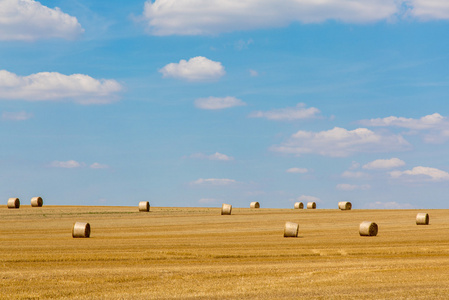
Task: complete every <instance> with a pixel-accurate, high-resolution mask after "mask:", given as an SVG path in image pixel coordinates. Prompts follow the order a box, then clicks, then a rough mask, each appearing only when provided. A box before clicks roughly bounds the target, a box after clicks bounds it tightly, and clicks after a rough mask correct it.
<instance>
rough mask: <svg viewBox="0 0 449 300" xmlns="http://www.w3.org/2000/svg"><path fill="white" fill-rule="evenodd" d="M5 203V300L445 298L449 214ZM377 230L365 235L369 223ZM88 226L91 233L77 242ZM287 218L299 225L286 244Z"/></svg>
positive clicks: (0, 227) (1, 289)
mask: <svg viewBox="0 0 449 300" xmlns="http://www.w3.org/2000/svg"><path fill="white" fill-rule="evenodd" d="M220 209H221V208H163V207H152V211H151V212H149V213H146V214H142V213H139V212H138V211H137V209H136V207H134V206H131V207H80V206H44V207H42V208H38V209H37V208H31V207H21V208H20V209H19V210H11V209H7V208H6V206H2V207H0V270H1V272H0V277H1V280H0V298H1V299H48V298H70V299H251V298H252V299H262V298H264V299H265V298H271V299H306V298H307V299H310V298H312V299H313V298H315V299H325V298H332V299H351V298H358V299H362V298H363V299H387V298H388V299H390V298H394V299H405V298H413V299H438V298H447V295H449V268H448V267H447V266H448V265H449V210H426V212H427V213H429V215H430V216H431V218H432V222H431V224H430V225H428V226H416V223H415V221H416V215H417V213H418V212H420V210H351V211H345V212H342V211H340V210H338V209H332V210H325V209H317V210H294V209H267V208H261V209H257V210H252V209H250V208H237V207H235V208H233V212H232V215H231V216H221V215H220ZM364 220H372V221H373V222H376V223H377V224H378V225H379V233H378V235H377V236H376V237H361V236H360V235H359V232H358V231H359V224H360V223H361V222H362V221H364ZM76 221H82V222H88V223H89V224H90V226H91V235H90V238H88V239H74V238H72V226H73V224H74V222H76ZM286 221H291V222H295V223H298V224H299V235H298V238H292V239H286V238H284V237H283V230H284V225H285V222H286Z"/></svg>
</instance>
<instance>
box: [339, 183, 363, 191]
mask: <svg viewBox="0 0 449 300" xmlns="http://www.w3.org/2000/svg"><path fill="white" fill-rule="evenodd" d="M336 188H337V190H340V191H354V190H363V191H365V190H369V189H370V188H371V186H370V185H369V184H362V185H356V184H348V183H340V184H337V186H336Z"/></svg>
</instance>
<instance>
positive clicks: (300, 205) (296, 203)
mask: <svg viewBox="0 0 449 300" xmlns="http://www.w3.org/2000/svg"><path fill="white" fill-rule="evenodd" d="M294 207H295V209H303V208H304V204H303V203H302V202H295V206H294Z"/></svg>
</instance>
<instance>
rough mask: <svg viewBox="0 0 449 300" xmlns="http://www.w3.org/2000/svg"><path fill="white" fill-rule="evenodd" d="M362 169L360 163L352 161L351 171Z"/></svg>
mask: <svg viewBox="0 0 449 300" xmlns="http://www.w3.org/2000/svg"><path fill="white" fill-rule="evenodd" d="M359 167H360V163H358V162H356V161H352V162H351V166H350V167H349V169H350V170H355V169H358V168H359Z"/></svg>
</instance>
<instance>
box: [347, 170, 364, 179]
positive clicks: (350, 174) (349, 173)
mask: <svg viewBox="0 0 449 300" xmlns="http://www.w3.org/2000/svg"><path fill="white" fill-rule="evenodd" d="M341 177H343V178H366V177H369V175H368V174H366V173H363V172H352V171H345V172H343V173H342V174H341Z"/></svg>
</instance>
